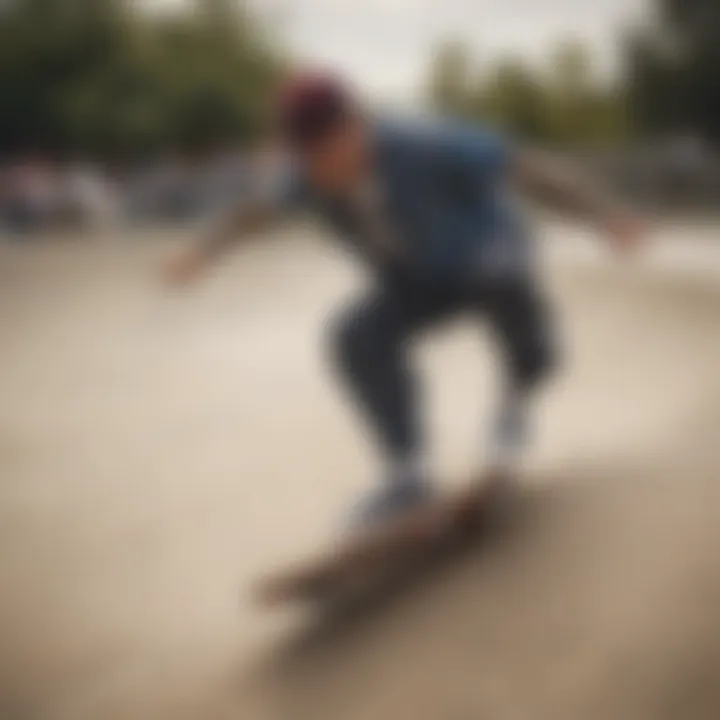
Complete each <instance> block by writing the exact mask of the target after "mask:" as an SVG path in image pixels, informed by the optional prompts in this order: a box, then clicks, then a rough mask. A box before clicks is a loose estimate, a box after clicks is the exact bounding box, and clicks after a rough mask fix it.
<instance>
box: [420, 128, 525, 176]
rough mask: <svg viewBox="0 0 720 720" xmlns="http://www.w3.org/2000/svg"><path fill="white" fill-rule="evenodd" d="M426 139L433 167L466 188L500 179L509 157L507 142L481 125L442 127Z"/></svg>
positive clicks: (509, 150)
mask: <svg viewBox="0 0 720 720" xmlns="http://www.w3.org/2000/svg"><path fill="white" fill-rule="evenodd" d="M430 142H431V152H432V161H433V166H434V167H435V170H436V171H437V172H438V173H440V174H441V175H442V176H443V177H445V178H446V179H447V180H448V181H450V182H453V183H459V184H460V185H461V186H462V187H466V188H473V187H476V186H479V185H485V184H487V183H492V182H496V181H499V180H501V179H502V176H503V175H504V174H505V172H506V170H507V168H508V166H509V164H510V160H511V157H512V149H511V144H510V142H509V141H508V140H506V139H505V138H504V137H503V136H501V135H500V134H498V133H495V132H494V131H492V130H489V129H485V128H475V127H463V126H453V127H444V128H441V129H438V130H436V131H435V132H434V133H433V134H432V137H431V139H430Z"/></svg>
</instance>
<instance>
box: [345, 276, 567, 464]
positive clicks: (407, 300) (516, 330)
mask: <svg viewBox="0 0 720 720" xmlns="http://www.w3.org/2000/svg"><path fill="white" fill-rule="evenodd" d="M466 312H470V313H473V314H477V315H479V316H484V317H486V318H487V319H488V321H489V323H490V326H491V329H492V330H493V331H494V334H495V335H496V337H497V341H498V347H499V349H500V351H501V358H502V360H503V362H504V364H505V368H506V372H507V376H508V381H509V382H511V383H512V384H513V385H514V387H516V388H518V389H529V388H531V387H533V386H534V385H535V384H537V383H538V382H539V381H540V380H541V379H543V378H544V377H545V376H546V374H548V372H549V371H550V370H551V369H552V367H553V365H554V342H553V340H552V333H551V332H550V317H549V313H548V310H547V306H546V303H545V300H544V298H543V297H542V294H541V293H540V291H539V289H538V288H537V287H536V285H535V283H534V282H533V281H532V280H530V279H528V278H526V277H523V278H519V277H516V278H512V279H502V280H500V279H497V280H492V281H489V280H484V281H483V282H482V284H480V283H478V284H477V286H467V285H458V286H452V287H449V286H440V285H435V284H429V283H426V282H421V281H419V280H417V279H413V278H408V277H402V276H392V277H390V278H384V279H383V280H382V281H380V282H379V283H378V285H377V287H375V288H373V290H372V291H371V292H370V293H369V294H368V295H367V296H365V297H363V298H362V299H360V300H359V301H356V302H355V303H353V304H352V305H351V306H350V307H349V308H348V309H346V310H345V311H344V312H343V313H341V316H340V318H339V321H338V322H337V323H336V325H335V328H334V332H333V333H332V346H333V356H334V358H335V361H336V366H337V368H338V371H339V373H340V376H341V377H342V378H343V379H344V381H345V383H346V385H347V386H348V388H349V390H350V393H351V396H352V397H353V399H354V400H355V401H356V403H357V404H358V405H359V407H360V408H361V409H362V410H363V411H364V414H365V416H366V418H367V420H368V421H369V423H370V425H371V427H372V429H373V430H374V431H375V433H376V436H377V440H378V441H379V443H380V446H381V448H382V449H383V450H384V451H385V452H386V453H387V454H388V455H389V456H391V457H406V456H408V455H409V454H411V453H413V452H414V451H416V450H417V449H419V447H420V445H421V443H422V437H421V432H420V423H419V413H418V407H417V406H418V388H417V381H416V378H415V375H414V372H413V370H412V367H411V363H410V358H409V357H408V344H409V342H410V341H411V340H413V339H414V337H415V336H416V335H417V334H418V333H419V332H421V331H423V330H426V329H428V328H430V327H431V326H432V325H433V324H435V323H437V322H439V321H442V320H445V319H448V318H449V317H454V316H456V315H457V314H460V313H466Z"/></svg>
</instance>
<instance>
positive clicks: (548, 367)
mask: <svg viewBox="0 0 720 720" xmlns="http://www.w3.org/2000/svg"><path fill="white" fill-rule="evenodd" d="M558 366H559V357H558V350H557V347H556V346H555V345H554V344H553V343H551V342H542V343H537V344H535V345H534V346H532V347H529V348H526V349H525V350H524V351H523V352H521V353H519V354H518V356H517V358H516V359H515V367H514V373H515V380H516V382H517V384H518V385H520V386H521V387H524V388H533V387H535V386H537V385H540V384H541V383H543V382H544V381H546V380H548V379H549V378H550V377H552V376H553V375H554V374H555V372H556V371H557V368H558Z"/></svg>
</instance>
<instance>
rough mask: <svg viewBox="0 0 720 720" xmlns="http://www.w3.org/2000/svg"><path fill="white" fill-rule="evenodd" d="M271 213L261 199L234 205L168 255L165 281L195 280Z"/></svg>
mask: <svg viewBox="0 0 720 720" xmlns="http://www.w3.org/2000/svg"><path fill="white" fill-rule="evenodd" d="M274 215H275V213H274V208H273V207H271V206H270V205H269V204H268V203H266V202H264V201H261V200H253V201H252V202H249V203H245V204H243V205H242V206H239V207H236V208H234V209H233V210H232V211H231V212H229V213H228V214H227V215H225V216H223V217H222V218H220V219H219V220H218V221H217V222H215V223H214V225H213V227H211V228H210V229H209V230H208V231H207V232H206V233H205V234H204V235H203V236H201V237H200V239H199V240H197V241H196V242H194V243H193V244H192V245H191V246H190V247H189V248H186V249H185V250H184V251H183V252H181V253H180V254H179V255H177V256H175V257H173V258H171V260H170V262H169V263H168V264H167V266H166V267H165V278H166V280H167V281H168V283H170V284H171V285H184V284H187V283H190V282H192V281H193V280H195V279H197V278H198V277H199V276H200V275H202V273H203V272H204V271H205V270H206V269H207V268H208V267H209V266H210V265H212V264H213V263H214V262H216V261H217V260H219V259H220V258H221V257H222V256H223V255H224V254H225V252H227V251H228V250H229V249H230V248H231V247H233V246H235V245H237V244H238V243H241V242H243V241H244V240H247V239H248V238H249V237H250V236H251V235H252V234H253V233H256V232H259V231H261V230H264V229H266V228H267V227H268V226H269V225H270V224H271V222H272V219H273V217H274Z"/></svg>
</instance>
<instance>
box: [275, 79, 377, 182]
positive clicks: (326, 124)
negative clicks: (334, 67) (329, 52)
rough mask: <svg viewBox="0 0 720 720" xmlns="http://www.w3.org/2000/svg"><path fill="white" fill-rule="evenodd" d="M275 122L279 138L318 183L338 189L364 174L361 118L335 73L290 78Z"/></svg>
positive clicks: (365, 155)
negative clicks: (333, 74) (277, 126)
mask: <svg viewBox="0 0 720 720" xmlns="http://www.w3.org/2000/svg"><path fill="white" fill-rule="evenodd" d="M278 125H279V130H280V134H281V137H282V139H283V142H284V143H285V144H286V146H287V147H288V148H289V150H290V151H291V153H292V154H293V155H294V156H295V157H296V158H297V159H298V161H299V162H300V163H302V165H303V167H304V168H305V170H306V172H307V173H308V175H309V178H310V180H311V181H312V182H313V183H315V184H317V185H318V186H319V187H321V188H323V189H325V190H330V191H333V190H342V189H344V188H345V187H347V186H348V185H350V184H352V183H353V182H354V181H355V180H356V179H357V178H358V176H360V175H362V174H363V173H364V171H365V169H366V165H367V162H368V143H367V132H366V123H365V119H364V117H363V113H362V111H361V110H360V107H359V104H358V103H357V101H356V99H355V97H354V96H353V93H352V92H351V91H350V90H349V89H348V88H347V87H346V86H345V85H344V84H343V83H342V81H340V80H339V79H337V78H336V77H334V76H332V75H329V74H324V73H313V74H304V75H301V76H299V77H296V78H294V79H293V80H292V81H291V82H290V83H289V84H288V86H287V87H286V88H285V90H284V92H283V93H282V94H281V97H280V102H279V108H278Z"/></svg>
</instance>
